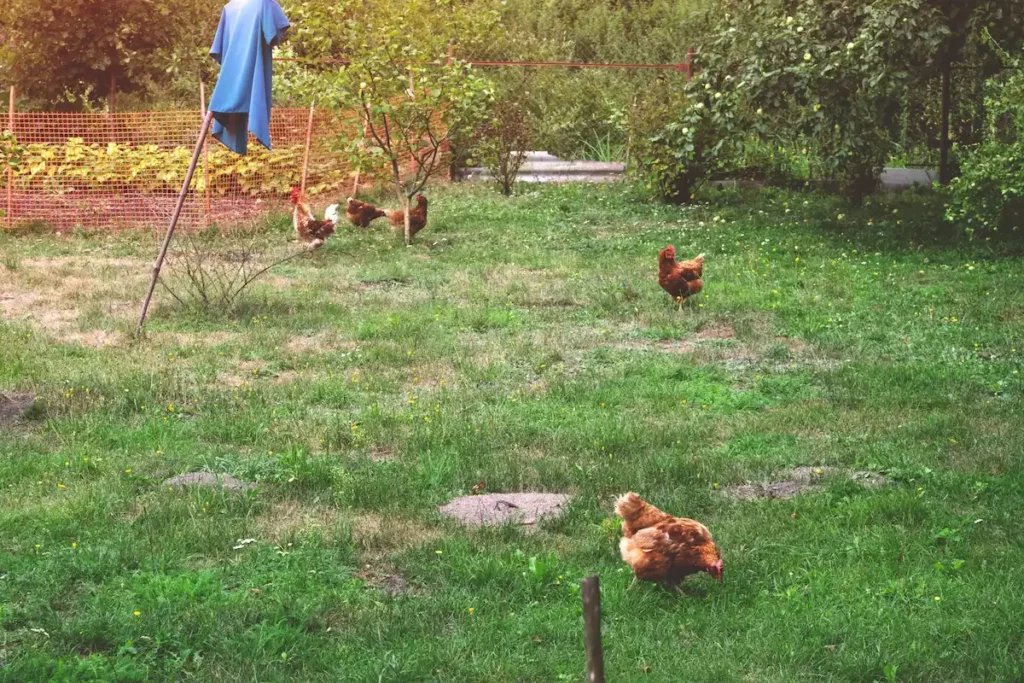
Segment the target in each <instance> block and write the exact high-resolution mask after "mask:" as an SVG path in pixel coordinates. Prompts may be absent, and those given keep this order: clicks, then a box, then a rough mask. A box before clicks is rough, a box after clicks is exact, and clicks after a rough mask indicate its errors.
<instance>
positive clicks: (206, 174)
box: [199, 79, 210, 228]
mask: <svg viewBox="0 0 1024 683" xmlns="http://www.w3.org/2000/svg"><path fill="white" fill-rule="evenodd" d="M199 113H200V114H201V115H202V117H203V118H204V119H205V118H206V83H203V80H202V79H199ZM203 192H204V198H203V202H204V206H203V209H204V212H203V215H204V221H203V223H204V227H207V228H209V227H210V143H209V141H208V140H204V141H203Z"/></svg>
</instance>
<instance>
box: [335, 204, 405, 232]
mask: <svg viewBox="0 0 1024 683" xmlns="http://www.w3.org/2000/svg"><path fill="white" fill-rule="evenodd" d="M385 216H387V212H386V211H384V210H383V209H378V208H377V207H376V206H374V205H373V204H370V203H369V202H363V201H360V200H358V199H353V198H352V197H349V198H348V205H347V206H346V207H345V217H346V218H348V222H349V223H351V224H352V225H354V226H356V227H359V228H368V227H370V223H372V222H373V221H375V220H377V219H378V218H384V217H385ZM403 220H405V219H404V218H403Z"/></svg>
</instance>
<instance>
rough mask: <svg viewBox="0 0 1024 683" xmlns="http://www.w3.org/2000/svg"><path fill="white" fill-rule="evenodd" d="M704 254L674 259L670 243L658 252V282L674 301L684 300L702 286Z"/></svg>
mask: <svg viewBox="0 0 1024 683" xmlns="http://www.w3.org/2000/svg"><path fill="white" fill-rule="evenodd" d="M703 277H704V254H700V255H698V256H695V257H694V258H692V259H690V260H689V261H679V262H677V261H676V248H675V247H673V246H672V245H671V244H670V245H668V246H667V247H665V248H664V249H662V250H661V252H660V253H659V254H658V284H659V285H661V288H662V289H664V290H665V291H666V292H668V293H669V295H671V296H672V298H673V299H675V300H676V301H680V302H682V301H685V300H686V298H687V297H691V296H693V295H694V294H696V293H697V292H699V291H700V290H701V289H703V288H704V281H703V280H702V279H701V278H703Z"/></svg>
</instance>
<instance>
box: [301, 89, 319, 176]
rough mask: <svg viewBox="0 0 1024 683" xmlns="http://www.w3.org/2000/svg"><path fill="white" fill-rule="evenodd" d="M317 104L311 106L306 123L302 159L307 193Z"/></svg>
mask: <svg viewBox="0 0 1024 683" xmlns="http://www.w3.org/2000/svg"><path fill="white" fill-rule="evenodd" d="M315 106H316V102H313V104H311V105H309V120H308V121H307V122H306V153H305V155H303V157H302V191H303V192H305V191H306V174H307V173H309V145H310V142H311V141H312V139H313V107H315Z"/></svg>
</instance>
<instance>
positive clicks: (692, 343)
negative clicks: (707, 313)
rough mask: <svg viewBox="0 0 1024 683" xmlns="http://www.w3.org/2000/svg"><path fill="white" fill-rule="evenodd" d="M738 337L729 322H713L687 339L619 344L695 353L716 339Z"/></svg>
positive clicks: (620, 346) (669, 351)
mask: <svg viewBox="0 0 1024 683" xmlns="http://www.w3.org/2000/svg"><path fill="white" fill-rule="evenodd" d="M735 338H736V332H735V331H734V330H733V328H732V325H730V324H729V323H712V324H710V325H707V326H705V327H703V328H701V329H700V330H699V331H698V332H696V333H695V334H693V335H691V336H689V337H686V338H685V339H659V340H658V341H656V342H653V343H652V342H649V341H642V340H636V341H631V342H626V343H625V344H621V345H619V348H626V349H653V350H657V351H665V352H667V353H693V352H695V351H697V350H698V349H699V348H701V347H702V346H704V345H706V344H708V343H710V342H716V341H723V340H731V339H735Z"/></svg>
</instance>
